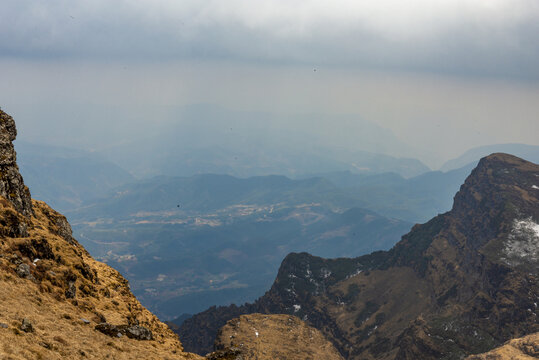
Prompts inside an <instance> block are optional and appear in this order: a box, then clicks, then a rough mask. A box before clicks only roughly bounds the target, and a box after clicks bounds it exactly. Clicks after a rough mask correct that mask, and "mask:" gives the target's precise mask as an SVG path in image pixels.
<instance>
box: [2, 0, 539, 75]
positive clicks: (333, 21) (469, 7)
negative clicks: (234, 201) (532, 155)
mask: <svg viewBox="0 0 539 360" xmlns="http://www.w3.org/2000/svg"><path fill="white" fill-rule="evenodd" d="M0 18H1V21H0V50H1V54H2V55H3V56H4V57H12V58H13V57H15V58H31V59H36V58H37V59H40V58H55V59H58V58H60V59H65V58H66V59H68V58H86V59H87V58H93V59H96V60H110V59H131V60H134V61H142V62H145V61H155V60H159V61H175V60H182V59H183V60H184V59H212V60H213V59H218V60H219V59H227V60H233V61H245V62H257V63H258V62H261V63H269V64H281V63H302V64H313V66H321V65H326V64H327V65H338V66H340V65H344V66H360V67H368V68H392V69H397V70H414V71H431V72H451V73H461V74H476V75H487V76H489V75H492V76H503V77H506V76H510V77H519V78H526V79H538V78H539V69H538V67H537V66H536V64H537V61H538V60H539V40H538V37H537V34H538V33H539V22H538V21H537V19H539V2H537V1H536V0H513V1H510V0H474V1H470V0H437V1H432V0H431V1H427V0H414V1H399V0H379V1H375V2H373V1H332V2H329V1H319V0H304V1H299V0H288V1H278V0H266V1H247V0H228V1H222V0H182V1H175V0H162V1H150V0H131V1H128V0H123V1H114V2H110V1H104V0H91V1H90V0H81V1H69V0H48V1H46V2H44V1H35V0H34V1H30V0H6V1H4V2H3V9H2V14H1V15H0Z"/></svg>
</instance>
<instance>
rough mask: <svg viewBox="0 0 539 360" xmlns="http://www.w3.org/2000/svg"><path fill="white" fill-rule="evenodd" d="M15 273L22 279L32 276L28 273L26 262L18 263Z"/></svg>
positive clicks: (28, 267)
mask: <svg viewBox="0 0 539 360" xmlns="http://www.w3.org/2000/svg"><path fill="white" fill-rule="evenodd" d="M17 275H19V277H22V278H24V279H27V278H30V277H31V276H32V274H31V273H30V266H29V265H28V264H20V265H19V266H17Z"/></svg>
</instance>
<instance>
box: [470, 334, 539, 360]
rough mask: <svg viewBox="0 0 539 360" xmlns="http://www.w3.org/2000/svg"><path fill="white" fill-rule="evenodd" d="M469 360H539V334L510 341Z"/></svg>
mask: <svg viewBox="0 0 539 360" xmlns="http://www.w3.org/2000/svg"><path fill="white" fill-rule="evenodd" d="M466 359H467V360H531V359H539V333H535V334H531V335H528V336H524V337H522V338H518V339H514V340H510V341H508V342H507V343H505V344H504V345H503V346H500V347H498V348H496V349H494V350H492V351H489V352H488V353H485V354H480V355H472V356H470V357H467V358H466Z"/></svg>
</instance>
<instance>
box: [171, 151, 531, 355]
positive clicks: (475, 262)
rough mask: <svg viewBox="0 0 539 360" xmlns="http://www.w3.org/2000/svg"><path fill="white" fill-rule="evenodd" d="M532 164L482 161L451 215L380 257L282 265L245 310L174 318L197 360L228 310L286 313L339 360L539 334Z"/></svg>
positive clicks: (500, 158) (291, 260)
mask: <svg viewBox="0 0 539 360" xmlns="http://www.w3.org/2000/svg"><path fill="white" fill-rule="evenodd" d="M538 198H539V166H538V165H536V164H533V163H530V162H527V161H524V160H522V159H519V158H516V157H514V156H511V155H507V154H493V155H491V156H488V157H486V158H483V159H482V160H481V161H480V162H479V164H478V166H477V168H476V169H474V171H473V172H472V174H471V175H470V176H469V177H468V178H467V179H466V181H465V183H464V185H463V186H462V187H461V189H460V191H459V192H458V193H457V195H456V196H455V201H454V205H453V208H452V210H451V211H449V212H447V213H445V214H442V215H439V216H437V217H435V218H433V219H432V220H430V221H429V222H427V223H426V224H423V225H416V226H415V227H414V228H413V229H412V231H411V232H410V233H408V234H407V235H405V236H404V237H403V239H402V240H401V241H400V242H399V243H398V244H397V245H396V246H395V247H394V248H393V249H391V250H390V251H388V252H375V253H372V254H370V255H366V256H362V257H359V258H354V259H333V260H327V259H322V258H318V257H314V256H311V255H309V254H306V253H301V254H290V255H289V256H287V257H286V258H285V260H284V261H283V263H282V265H281V268H280V270H279V273H278V275H277V279H276V280H275V282H274V284H273V286H272V288H271V289H270V290H269V291H268V292H267V293H266V294H265V295H264V296H263V297H261V298H260V299H258V300H257V301H256V302H255V303H254V304H246V305H243V306H240V307H236V306H230V307H220V308H210V309H208V310H207V311H205V312H203V313H200V314H198V315H196V316H194V317H193V318H191V319H188V320H186V321H185V322H184V324H183V325H182V327H181V328H180V331H179V333H180V335H181V336H182V340H183V341H184V345H185V346H186V348H187V349H189V350H191V351H197V352H205V351H206V350H207V349H209V348H211V343H212V341H213V338H214V336H215V334H216V333H217V329H218V328H219V327H221V326H222V325H224V323H226V321H227V320H229V319H231V318H233V317H237V316H238V315H240V314H247V313H253V312H260V313H288V314H295V315H297V316H299V317H301V318H303V319H304V320H306V321H307V323H308V324H310V325H312V326H314V327H316V328H318V329H319V330H321V331H322V332H323V333H324V335H325V336H326V337H328V339H330V340H331V341H332V342H333V344H334V345H335V346H336V347H337V348H338V350H339V351H340V352H341V354H343V356H344V357H346V358H349V359H419V358H421V359H459V358H462V357H463V356H466V355H469V354H475V353H480V352H485V351H488V350H490V349H492V348H494V347H496V346H498V345H501V344H502V343H503V342H505V341H507V340H509V339H511V338H513V337H519V336H523V335H525V334H529V333H533V332H537V331H539V325H538V323H537V303H538V302H539V301H538V300H539V291H538V288H539V287H538V281H537V276H538V273H539V246H538V243H539V225H538V223H539V200H538Z"/></svg>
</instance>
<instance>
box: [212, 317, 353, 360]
mask: <svg viewBox="0 0 539 360" xmlns="http://www.w3.org/2000/svg"><path fill="white" fill-rule="evenodd" d="M215 350H216V351H214V352H213V353H211V354H208V355H207V356H206V357H207V358H208V359H213V360H225V359H242V360H255V359H256V360H274V359H288V360H307V359H325V360H343V358H342V356H341V355H340V354H339V352H338V351H337V350H336V349H335V347H334V346H333V345H332V344H331V343H330V342H329V341H328V340H327V339H326V338H325V337H324V336H323V335H322V333H321V332H320V331H318V330H316V329H314V328H312V327H310V326H308V325H307V324H305V323H304V322H303V321H301V320H300V319H298V318H297V317H295V316H292V315H264V314H251V315H242V316H240V317H239V318H236V319H233V320H230V321H228V322H227V324H226V325H225V326H223V327H222V328H221V330H219V334H218V336H217V339H216V340H215Z"/></svg>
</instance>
